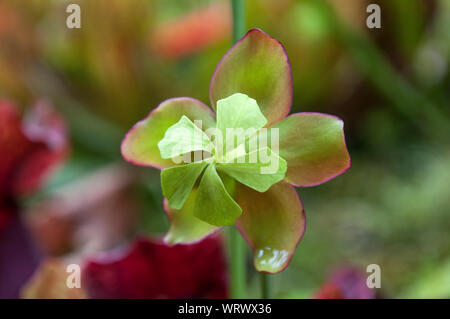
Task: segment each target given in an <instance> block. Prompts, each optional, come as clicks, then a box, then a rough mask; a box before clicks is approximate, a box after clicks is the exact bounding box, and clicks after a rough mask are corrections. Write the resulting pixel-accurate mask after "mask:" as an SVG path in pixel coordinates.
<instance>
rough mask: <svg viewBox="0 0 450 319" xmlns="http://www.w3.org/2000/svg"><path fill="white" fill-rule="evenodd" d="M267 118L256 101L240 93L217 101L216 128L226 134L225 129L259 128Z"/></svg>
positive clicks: (265, 122) (264, 123)
mask: <svg viewBox="0 0 450 319" xmlns="http://www.w3.org/2000/svg"><path fill="white" fill-rule="evenodd" d="M266 124H267V120H266V118H265V117H264V115H263V114H262V113H261V110H260V109H259V106H258V103H257V102H256V101H255V100H254V99H252V98H250V97H248V96H247V95H245V94H242V93H235V94H233V95H231V96H229V97H227V98H224V99H222V100H219V101H217V128H218V129H219V130H220V131H221V132H222V135H223V136H224V137H225V136H227V129H243V130H246V129H248V128H254V129H255V130H258V129H260V128H261V127H263V126H264V125H266Z"/></svg>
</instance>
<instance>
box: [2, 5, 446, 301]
mask: <svg viewBox="0 0 450 319" xmlns="http://www.w3.org/2000/svg"><path fill="white" fill-rule="evenodd" d="M71 2H73V3H79V4H80V6H81V8H82V28H81V29H72V30H71V29H68V28H66V26H65V20H66V17H67V13H66V12H65V9H66V6H67V4H68V3H69V2H67V1H56V0H54V1H37V0H36V1H26V0H20V1H17V0H1V1H0V96H1V97H2V98H8V99H10V100H12V101H15V103H16V104H18V105H20V106H21V107H22V108H27V107H29V106H30V105H32V104H34V103H35V101H36V100H39V99H46V100H47V101H49V102H51V104H53V105H54V107H55V108H56V109H58V110H59V111H60V112H61V113H62V114H63V116H64V117H65V119H66V121H67V122H68V126H69V129H70V136H71V141H72V153H71V156H70V158H69V160H68V162H67V163H66V164H65V165H64V166H63V167H62V169H61V170H60V171H59V172H58V173H57V174H56V175H55V176H54V177H53V179H51V180H50V181H49V183H48V184H47V185H46V187H44V188H43V189H42V190H41V191H40V192H39V193H38V194H36V195H35V196H33V197H31V198H26V203H27V206H28V207H29V212H28V214H29V215H30V216H31V215H33V214H38V212H37V211H36V210H35V209H34V207H35V205H37V204H38V203H40V202H42V201H46V200H48V198H52V197H54V196H55V194H58V192H61V190H65V194H66V195H65V196H68V197H70V196H71V195H70V194H72V191H69V190H68V187H70V186H71V185H73V184H74V183H76V182H77V181H79V180H80V179H83V178H87V177H91V178H92V177H93V176H94V175H93V172H98V170H100V169H105V168H109V169H110V168H111V165H112V166H114V165H118V166H120V167H121V169H122V168H123V169H126V174H124V175H125V176H126V177H124V179H125V178H130V176H132V181H131V182H129V183H131V187H132V192H131V193H132V194H131V195H130V196H127V201H125V202H124V201H122V202H121V205H124V203H129V206H125V207H121V208H120V210H124V211H126V212H129V211H133V212H134V211H136V212H137V213H136V215H137V217H136V218H137V221H136V222H133V223H132V226H130V227H125V226H124V227H122V228H123V229H122V228H120V227H118V226H117V225H118V224H120V223H121V222H119V221H120V220H121V219H118V220H119V221H118V222H117V224H116V225H115V226H111V227H115V228H114V230H113V231H111V232H107V231H106V232H105V234H106V235H105V236H112V237H114V240H111V241H107V240H105V242H107V243H106V244H104V245H102V246H101V247H102V248H111V247H115V246H117V245H120V244H121V243H123V241H124V240H126V239H127V238H132V236H133V235H135V234H137V233H144V234H153V235H154V234H164V233H165V232H166V231H167V229H168V222H167V217H166V214H165V213H164V211H163V207H162V193H161V188H160V177H159V172H158V171H157V170H156V169H151V168H139V167H134V166H132V165H129V164H125V162H124V161H123V159H122V158H121V155H120V142H121V139H122V137H123V135H124V133H125V132H126V131H127V130H128V129H129V128H130V126H131V125H132V124H134V123H135V122H137V121H138V120H140V119H142V118H143V117H144V116H145V115H146V114H147V113H149V112H150V111H151V110H152V108H154V107H156V106H157V105H158V104H159V103H160V102H162V101H163V100H165V99H167V98H170V97H176V96H191V97H194V98H197V99H199V100H201V101H203V102H205V103H208V101H209V97H208V85H209V79H210V78H211V75H212V73H213V71H214V68H215V66H216V64H217V62H218V60H219V59H220V58H221V57H222V55H223V54H224V53H225V52H226V50H227V49H228V48H229V47H230V43H231V39H230V32H231V20H230V15H229V12H228V10H229V8H228V6H227V2H222V1H206V0H202V1H193V0H184V1H166V0H132V1H129V0H128V1H127V0H108V1H106V0H98V1H88V0H86V1H71ZM369 3H379V4H380V5H381V8H382V28H381V29H374V30H369V29H367V27H366V26H365V19H366V17H367V13H366V6H367V4H369ZM247 20H248V25H247V27H248V29H250V28H253V27H259V28H262V29H264V31H266V32H267V33H269V34H270V35H272V36H273V37H275V38H276V39H278V40H280V42H281V43H283V45H284V46H285V48H286V51H287V53H288V55H289V58H290V62H291V65H292V72H293V77H294V104H293V109H292V112H302V111H314V112H324V113H330V114H334V115H337V116H339V117H340V118H342V119H343V120H344V123H345V134H346V138H347V146H348V148H349V152H350V154H351V157H352V167H351V169H350V170H349V171H348V172H346V173H345V174H343V175H341V176H339V177H338V178H336V179H334V180H332V181H330V182H329V183H327V184H325V185H321V186H320V187H312V188H304V189H299V192H300V193H301V198H302V201H303V204H304V207H306V217H307V230H306V234H305V236H304V237H303V239H302V241H301V242H300V244H299V246H298V248H297V251H296V253H295V255H294V258H293V260H292V262H291V265H290V266H289V267H288V268H287V269H286V270H285V271H284V272H282V273H280V274H279V275H277V276H276V277H275V278H274V279H273V289H274V296H275V297H288V298H307V297H310V296H312V295H313V293H314V292H315V291H317V289H318V288H319V287H320V286H321V285H322V284H323V283H324V281H326V279H327V278H328V275H329V273H330V271H332V270H333V269H335V268H336V267H340V266H342V265H349V264H351V265H355V266H357V267H360V269H361V270H362V271H363V272H364V271H365V268H366V266H367V265H369V264H373V263H375V264H379V265H380V266H381V271H382V288H381V289H380V293H379V294H380V295H381V296H382V297H394V298H396V297H414V298H429V297H447V298H448V297H450V282H449V278H450V240H449V230H450V215H449V213H450V196H449V195H450V188H449V187H450V73H449V62H450V33H449V32H448V31H449V30H450V1H448V0H433V1H431V0H396V1H390V0H384V1H381V0H380V1H375V0H374V1H364V0H345V1H344V0H328V1H317V0H298V1H294V0H282V1H270V0H254V1H247ZM205 30H207V31H208V32H206V31H205ZM122 166H124V167H122ZM113 172H114V171H112V172H111V174H115V173H113ZM122 173H123V172H122ZM120 176H122V175H120ZM102 181H103V183H102V182H98V180H97V182H95V181H94V180H92V181H91V182H89V183H87V184H85V185H84V186H85V187H91V188H90V190H91V192H92V193H102V188H106V187H109V186H111V184H110V182H109V180H106V181H105V180H102ZM127 183H128V182H127ZM78 187H79V186H78ZM67 194H69V195H67ZM73 196H75V194H73ZM101 196H104V195H103V194H101V195H99V198H100V197H101ZM104 197H105V196H104ZM101 198H103V197H101ZM72 200H74V201H77V200H78V201H79V200H81V201H83V198H76V199H72ZM102 200H104V201H107V200H108V196H106V198H104V199H102ZM114 207H116V206H112V207H110V208H109V209H114ZM131 207H132V208H131ZM125 215H126V213H125ZM130 216H131V214H130ZM116 217H117V216H116ZM121 218H124V217H123V216H122V217H121ZM125 218H126V217H125ZM130 218H134V214H133V216H132V217H130ZM130 223H131V222H130ZM116 228H118V229H116ZM119 228H120V229H119ZM116 232H119V233H121V234H124V235H123V236H113V235H111V233H116ZM86 236H89V235H86ZM88 238H89V237H88ZM72 253H73V252H72ZM248 272H249V276H248V280H249V283H248V284H249V296H250V297H257V296H258V291H259V290H258V289H259V287H258V285H259V280H258V278H257V276H256V274H255V272H254V270H253V267H252V266H251V264H250V259H249V265H248Z"/></svg>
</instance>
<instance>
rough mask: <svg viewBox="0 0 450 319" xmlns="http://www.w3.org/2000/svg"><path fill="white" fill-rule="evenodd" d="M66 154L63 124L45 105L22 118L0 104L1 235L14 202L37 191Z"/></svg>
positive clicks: (1, 102) (10, 105) (13, 108)
mask: <svg viewBox="0 0 450 319" xmlns="http://www.w3.org/2000/svg"><path fill="white" fill-rule="evenodd" d="M67 151H68V142H67V136H66V129H65V125H64V122H63V120H62V119H61V117H60V116H59V115H58V114H57V113H56V112H55V111H53V110H52V109H51V108H50V107H49V106H48V105H47V104H46V103H44V102H39V103H37V104H36V105H35V106H34V107H33V108H31V110H29V112H27V113H26V114H25V116H24V117H23V118H21V116H20V114H19V112H18V109H17V108H16V107H14V105H12V104H11V103H10V102H8V101H4V100H3V101H2V100H0V152H1V157H0V232H1V231H2V230H3V229H4V228H5V227H6V225H7V223H8V221H9V220H10V219H11V218H10V217H11V216H12V215H13V211H14V209H11V207H14V206H15V202H16V199H17V198H18V197H19V196H22V195H27V194H29V193H31V192H33V191H35V190H36V189H37V188H39V186H40V185H41V183H42V181H43V179H44V178H45V176H46V175H47V174H48V173H49V172H50V170H51V168H53V167H54V166H55V165H56V164H58V163H60V162H61V161H62V160H63V159H64V158H65V156H66V154H67Z"/></svg>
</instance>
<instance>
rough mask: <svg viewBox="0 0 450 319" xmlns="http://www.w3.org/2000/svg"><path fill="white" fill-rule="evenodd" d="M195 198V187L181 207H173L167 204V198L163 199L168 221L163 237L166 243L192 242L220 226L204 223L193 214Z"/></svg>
mask: <svg viewBox="0 0 450 319" xmlns="http://www.w3.org/2000/svg"><path fill="white" fill-rule="evenodd" d="M196 199H197V189H195V188H194V189H193V190H192V191H191V192H190V194H189V196H188V198H187V200H186V202H185V204H184V206H183V208H181V209H173V208H172V207H170V206H169V202H168V201H167V199H164V210H165V211H166V213H167V216H168V217H169V222H170V228H169V231H168V232H167V234H166V236H165V237H164V241H165V242H166V243H168V244H171V245H175V244H179V243H184V244H190V243H194V242H197V241H199V240H201V239H203V238H204V237H206V236H208V235H210V234H212V233H214V232H215V231H217V230H218V229H219V228H220V227H217V226H214V225H210V224H208V223H205V222H204V221H202V220H200V219H198V218H197V217H195V216H194V209H195V202H196Z"/></svg>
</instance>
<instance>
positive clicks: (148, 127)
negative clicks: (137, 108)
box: [121, 97, 216, 168]
mask: <svg viewBox="0 0 450 319" xmlns="http://www.w3.org/2000/svg"><path fill="white" fill-rule="evenodd" d="M182 115H186V116H187V117H188V118H189V119H190V120H191V121H195V120H201V121H202V128H203V129H205V130H206V129H209V128H211V127H215V126H216V123H215V119H214V113H213V112H212V111H211V109H210V108H209V107H208V106H206V105H205V104H203V103H202V102H200V101H198V100H195V99H192V98H187V97H180V98H173V99H169V100H166V101H164V102H162V103H161V104H160V105H159V106H158V107H157V108H155V109H154V110H152V111H151V112H150V114H149V115H148V116H147V117H146V118H144V119H143V120H141V121H139V122H138V123H136V125H134V126H133V127H132V128H131V129H130V130H129V131H128V133H127V135H126V136H125V138H124V139H123V141H122V145H121V152H122V156H123V157H124V158H125V160H127V161H128V162H131V163H133V164H136V165H143V166H154V167H157V168H165V167H171V166H173V165H175V163H174V162H173V161H172V160H167V159H162V158H161V155H160V152H159V149H158V142H159V141H161V139H162V138H163V137H164V134H165V132H166V131H167V129H168V128H169V127H170V126H172V125H173V124H175V123H176V122H178V121H179V120H180V118H181V116H182Z"/></svg>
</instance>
